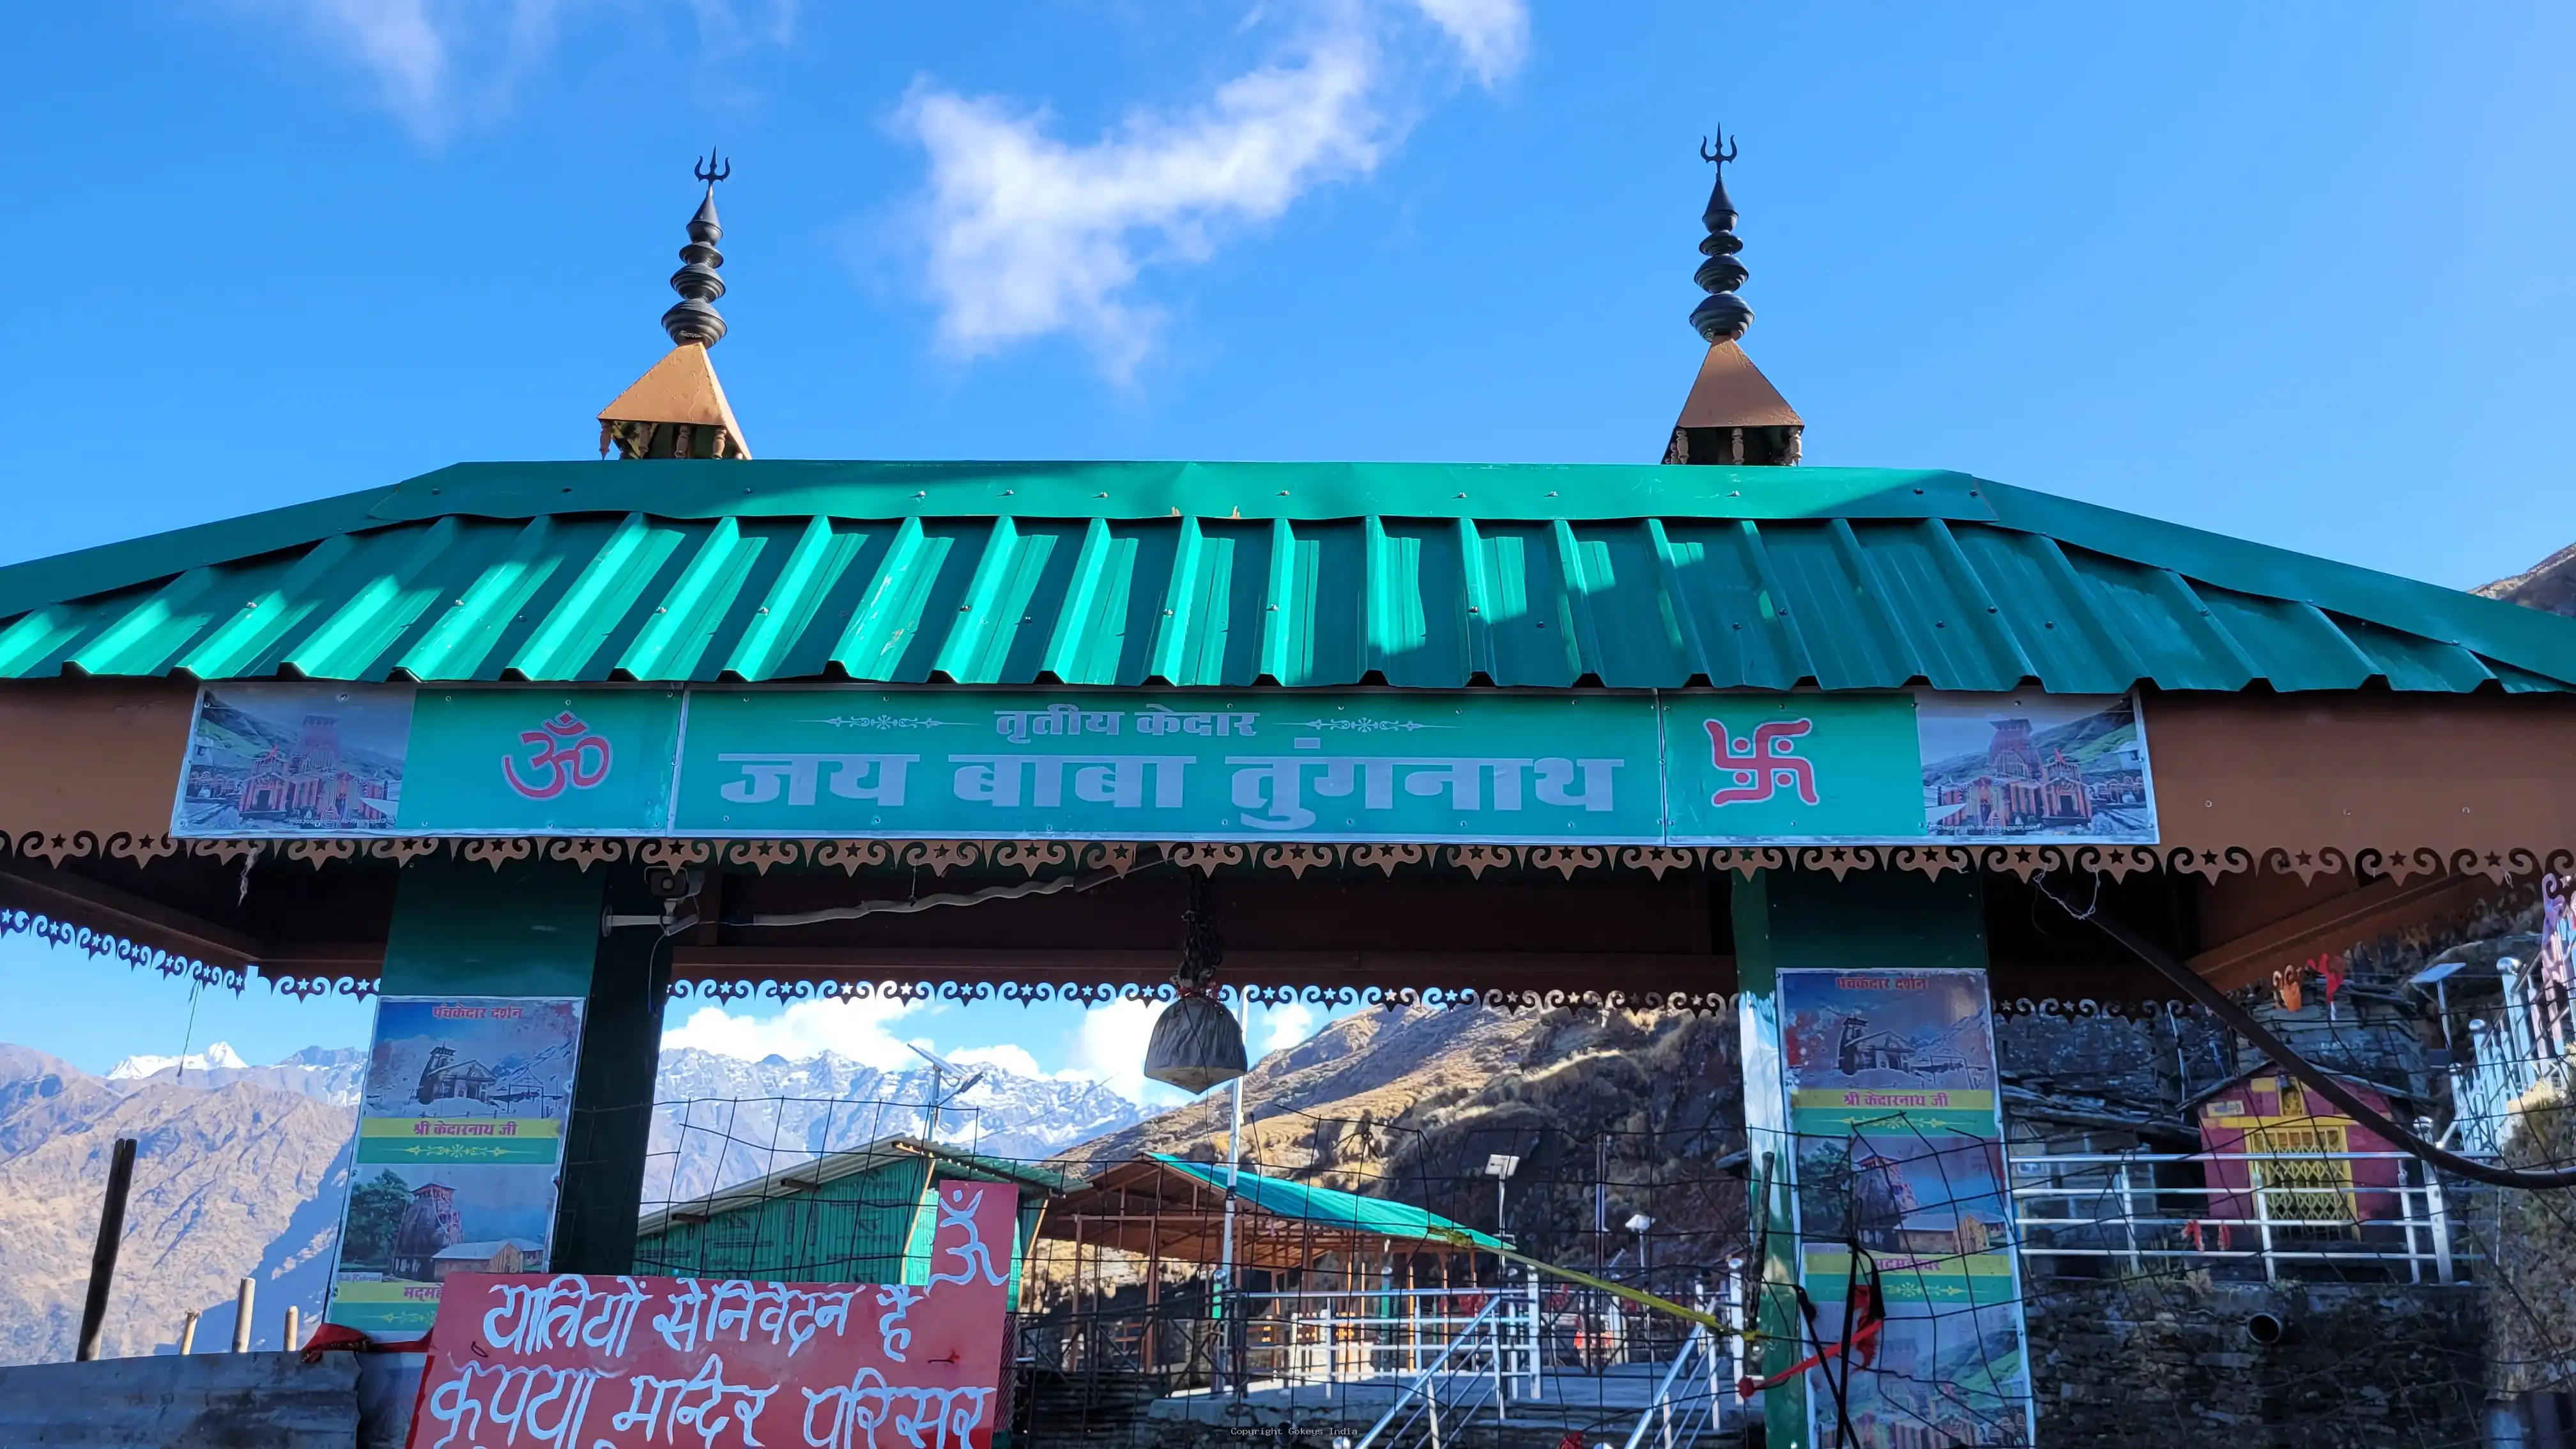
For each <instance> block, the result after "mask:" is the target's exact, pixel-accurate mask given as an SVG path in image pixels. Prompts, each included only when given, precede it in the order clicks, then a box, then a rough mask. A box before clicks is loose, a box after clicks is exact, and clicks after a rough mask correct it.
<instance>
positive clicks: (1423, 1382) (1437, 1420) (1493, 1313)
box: [1336, 1294, 1509, 1449]
mask: <svg viewBox="0 0 2576 1449" xmlns="http://www.w3.org/2000/svg"><path fill="white" fill-rule="evenodd" d="M1507 1301H1509V1300H1508V1299H1507V1298H1506V1297H1505V1296H1504V1295H1502V1294H1496V1295H1495V1296H1494V1297H1493V1299H1492V1300H1491V1301H1490V1302H1488V1303H1486V1305H1485V1306H1484V1308H1483V1310H1482V1311H1480V1312H1479V1313H1477V1314H1476V1316H1475V1317H1473V1318H1471V1319H1469V1320H1467V1322H1466V1324H1465V1326H1464V1327H1462V1328H1461V1329H1460V1330H1459V1331H1458V1333H1457V1334H1455V1335H1454V1336H1452V1337H1451V1338H1450V1340H1449V1341H1448V1342H1447V1343H1445V1344H1442V1345H1441V1346H1440V1350H1439V1352H1437V1353H1435V1354H1433V1355H1432V1356H1431V1360H1430V1362H1429V1363H1427V1364H1425V1365H1423V1367H1422V1370H1421V1371H1420V1372H1419V1373H1416V1374H1414V1375H1413V1376H1412V1377H1410V1378H1409V1379H1407V1380H1406V1381H1405V1383H1404V1387H1402V1388H1401V1389H1398V1390H1397V1391H1396V1395H1395V1402H1393V1403H1391V1404H1388V1405H1387V1406H1386V1412H1385V1413H1383V1414H1380V1415H1378V1419H1377V1422H1376V1423H1374V1424H1372V1425H1370V1426H1369V1431H1368V1432H1367V1433H1366V1434H1363V1435H1361V1436H1360V1441H1359V1443H1358V1444H1356V1445H1354V1446H1352V1449H1411V1446H1412V1445H1415V1444H1422V1445H1426V1446H1428V1449H1440V1436H1441V1432H1442V1424H1441V1410H1442V1407H1443V1406H1442V1403H1441V1396H1442V1394H1443V1392H1444V1391H1445V1392H1446V1393H1447V1394H1448V1396H1449V1401H1448V1404H1447V1410H1448V1426H1447V1429H1448V1432H1449V1433H1451V1434H1453V1435H1454V1434H1456V1433H1457V1432H1458V1429H1459V1428H1460V1427H1461V1426H1462V1425H1464V1424H1465V1423H1466V1422H1467V1420H1469V1419H1470V1418H1472V1417H1474V1415H1475V1413H1476V1411H1477V1410H1478V1409H1481V1408H1483V1407H1484V1406H1485V1403H1486V1402H1487V1401H1488V1400H1489V1399H1490V1400H1491V1402H1492V1403H1493V1406H1494V1417H1495V1419H1496V1421H1497V1422H1499V1421H1502V1420H1503V1419H1505V1418H1506V1417H1507V1416H1508V1415H1507V1411H1506V1410H1505V1408H1504V1394H1503V1391H1504V1384H1505V1380H1504V1379H1503V1377H1502V1375H1501V1373H1500V1371H1499V1369H1496V1370H1494V1371H1493V1372H1492V1373H1491V1374H1490V1376H1489V1375H1488V1374H1481V1373H1478V1372H1477V1363H1476V1360H1477V1359H1478V1358H1479V1357H1480V1356H1481V1357H1484V1358H1487V1359H1489V1360H1491V1361H1492V1362H1493V1363H1495V1364H1499V1363H1500V1362H1501V1358H1502V1338H1501V1334H1500V1331H1499V1330H1500V1325H1501V1322H1502V1314H1503V1306H1504V1304H1505V1303H1506V1302H1507ZM1417 1428H1418V1429H1420V1430H1422V1433H1421V1435H1420V1436H1419V1437H1418V1438H1417V1437H1415V1430H1416V1429H1417ZM1336 1442H1337V1443H1338V1441H1336Z"/></svg>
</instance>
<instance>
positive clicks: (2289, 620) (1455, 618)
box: [0, 462, 2576, 693]
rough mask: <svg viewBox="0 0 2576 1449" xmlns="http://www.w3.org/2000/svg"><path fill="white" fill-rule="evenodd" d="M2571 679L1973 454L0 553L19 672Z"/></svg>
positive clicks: (2081, 689) (867, 481)
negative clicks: (1851, 463) (1922, 460)
mask: <svg viewBox="0 0 2576 1449" xmlns="http://www.w3.org/2000/svg"><path fill="white" fill-rule="evenodd" d="M56 674H92V675H125V676H162V675H176V676H181V677H191V678H200V679H219V678H259V677H270V676H278V675H284V676H288V677H310V678H318V679H346V680H382V679H415V680H420V681H424V682H447V681H469V680H530V681H565V682H569V681H585V680H587V681H607V680H645V681H683V680H700V681H710V682H712V681H732V680H743V681H761V680H773V679H850V680H863V681H886V682H897V683H958V684H994V685H1026V684H1055V683H1062V684H1076V685H1138V684H1147V683H1167V684H1172V685H1183V686H1189V685H1224V686H1231V687H1242V686H1247V685H1255V684H1268V683H1275V684H1281V685H1292V686H1322V685H1350V684H1369V683H1380V682H1383V683H1385V684H1390V685H1396V686H1404V687H1413V688H1426V689H1430V688H1436V689H1454V688H1463V687H1474V686H1483V685H1495V686H1538V687H1567V686H1574V685H1589V684H1600V685H1604V686H1609V687H1614V688H1646V687H1655V688H1678V687H1685V686H1691V685H1702V684H1705V685H1712V686H1717V687H1752V688H1764V689H1787V688H1793V687H1797V686H1801V685H1815V686H1820V687H1822V688H1826V689H1882V688H1896V687H1903V686H1907V685H1918V684H1919V685H1930V686H1932V687H1934V688H1939V689H1960V690H1981V689H2011V688H2016V687H2021V686H2023V685H2024V684H2025V683H2026V682H2035V683H2036V684H2037V685H2038V686H2039V687H2041V688H2043V689H2046V690H2050V691H2055V692H2061V693H2096V692H2114V691H2119V690H2124V689H2127V688H2129V687H2130V686H2131V685H2133V684H2136V683H2139V682H2147V683H2152V684H2155V685H2157V686H2160V687H2162V688H2166V689H2196V690H2240V689H2244V688H2247V687H2249V686H2255V685H2262V686H2268V687H2269V688H2272V689H2276V690H2285V691H2288V690H2326V689H2353V688H2358V687H2361V686H2363V685H2366V684H2370V683H2373V682H2382V683H2384V684H2385V685H2386V686H2387V687H2389V688H2391V689H2397V690H2412V691H2433V692H2448V693H2458V692H2464V691H2468V690H2473V689H2478V688H2481V687H2485V686H2487V685H2489V684H2494V685H2497V686H2500V687H2501V688H2503V689H2505V690H2510V691H2525V690H2566V689H2569V688H2571V687H2576V621H2569V620H2565V619H2559V618H2556V617H2553V616H2548V615H2543V614H2539V613H2536V612H2534V611H2530V610H2525V609H2520V608H2517V607H2515V606H2512V605H2509V604H2502V603H2497V602H2494V601H2491V600H2486V599H2480V598H2476V597H2474V596H2471V595H2468V594H2463V593H2459V592H2455V591H2453V590H2449V589H2442V588H2437V587H2434V586H2432V585H2429V584H2423V583H2418V582H2415V581H2413V580H2409V579H2402V578H2398V577H2395V576H2393V575H2388V574H2381V573H2374V572H2371V571H2369V570H2366V569H2359V568H2353V567H2350V566H2347V565H2342V564H2336V563H2331V562H2327V561H2325V560H2321V559H2316V558H2311V557H2307V556H2305V555H2301V554H2295V553H2291V552H2288V551H2286V550H2281V549H2275V548H2268V547H2264V546H2262V545H2258V544H2252V543H2246V542H2243V541H2241V540H2236V539H2230V538H2225V537H2222V536H2220V535H2216V534H2210V533H2204V532H2200V531H2198V530H2195V529H2189V528H2183V527H2179V526H2176V525H2173V524H2168V523H2162V522H2158V521H2155V520H2152V519H2147V518H2142V517H2138V516H2136V515H2132V514H2125V513H2119V512H2115V511H2112V510H2109V509H2104V508H2097V507H2094V506H2091V505H2088V504H2083V503H2077V502H2073V501H2071V500H2068V499H2063V498H2056V497H2052V496H2049V495H2047V494H2042V493H2033V492H2029V491H2026V490H2022V489H2017V488H2011V487H2007V486H2004V485H2001V484H1995V483H1988V482H1984V481H1982V480H1979V479H1976V478H1972V477H1969V476H1967V475H1965V474H1961V473H1950V472H1937V471H1901V470H1887V469H1853V468H1723V467H1715V468H1712V467H1663V466H1618V465H1565V466H1558V465H1530V464H1504V465H1464V464H1365V463H1330V464H1305V463H800V462H653V463H615V464H610V463H588V462H579V463H490V464H463V465H459V466H457V467H452V468H446V469H442V470H440V471H438V472H435V473H430V474H426V475H424V476H422V477H419V478H414V479H411V480H409V481H408V482H404V483H401V484H398V485H395V486H392V487H387V488H381V489H375V490H371V491H367V492H362V493H352V494H348V495H344V496H342V497H338V498H330V499H324V500H321V501H318V502H314V503H308V504H301V505H298V506H295V507H291V508H283V509H278V510H274V511H272V512H268V513H260V514H252V515H249V516H247V517H242V518H236V519H230V520H226V521H223V522H219V523H211V524H206V525H202V526H199V527H195V528H186V529H180V530H177V531H174V532H170V533H164V534H158V535H154V536H151V537H148V538H140V539H135V540H132V541H129V542H124V543H117V544H110V545H106V546H104V547H101V548H94V549H87V550H83V551H81V552H78V553H72V554H65V555H62V556H59V557H56V558H50V559H40V560H36V561H33V562H29V563H23V564H18V565H14V566H11V567H8V568H0V678H34V677H42V676H50V675H56Z"/></svg>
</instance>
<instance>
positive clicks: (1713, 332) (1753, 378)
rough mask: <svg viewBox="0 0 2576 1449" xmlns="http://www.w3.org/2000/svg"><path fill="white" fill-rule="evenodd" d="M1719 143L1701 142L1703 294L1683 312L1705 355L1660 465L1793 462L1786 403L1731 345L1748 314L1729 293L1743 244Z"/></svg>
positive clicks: (1731, 147)
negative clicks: (1710, 176) (1707, 170)
mask: <svg viewBox="0 0 2576 1449" xmlns="http://www.w3.org/2000/svg"><path fill="white" fill-rule="evenodd" d="M1719 137H1720V140H1721V141H1722V143H1723V144H1712V143H1711V142H1710V141H1709V140H1706V139H1703V140H1702V141H1701V142H1700V144H1699V158H1700V159H1701V160H1703V161H1706V162H1708V163H1710V164H1711V165H1714V166H1715V167H1716V168H1717V181H1716V184H1714V185H1712V186H1711V187H1710V188H1709V192H1708V208H1707V209H1706V210H1704V211H1702V212H1701V213H1700V217H1699V220H1700V225H1701V226H1702V227H1703V228H1704V229H1706V231H1707V232H1708V235H1707V236H1705V237H1703V238H1701V240H1700V244H1699V251H1700V255H1701V256H1703V257H1706V258H1707V259H1708V260H1706V261H1704V262H1701V263H1700V264H1699V271H1698V273H1697V275H1696V276H1694V277H1693V279H1692V280H1694V281H1696V282H1698V283H1699V287H1700V290H1701V291H1703V292H1706V293H1708V295H1707V296H1706V297H1704V298H1702V299H1701V300H1700V304H1699V306H1697V307H1696V308H1694V309H1692V311H1691V314H1690V322H1691V330H1692V331H1694V332H1697V333H1698V334H1699V335H1700V336H1701V338H1702V339H1704V340H1705V341H1706V342H1707V343H1708V356H1707V357H1706V358H1705V359H1703V360H1702V361H1701V363H1700V367H1699V376H1698V378H1697V379H1695V380H1694V381H1693V382H1692V383H1691V390H1690V396H1689V397H1688V398H1687V399H1685V400H1684V401H1683V403H1682V415H1681V417H1680V418H1679V419H1677V420H1675V422H1674V424H1673V431H1672V436H1671V437H1670V438H1669V439H1668V440H1666V442H1665V444H1664V461H1665V462H1667V463H1723V464H1753V465H1757V466H1769V465H1779V464H1789V463H1795V462H1797V461H1798V454H1799V450H1800V447H1801V446H1802V443H1801V440H1802V439H1803V437H1804V435H1805V433H1806V423H1805V422H1804V420H1802V419H1800V418H1799V416H1798V413H1797V410H1796V409H1795V408H1792V407H1790V406H1789V400H1788V399H1786V398H1784V397H1782V396H1780V392H1779V389H1777V388H1775V387H1773V386H1772V385H1771V380H1770V379H1769V378H1767V377H1764V376H1763V375H1762V369H1760V368H1758V367H1755V366H1754V365H1753V359H1752V358H1750V357H1747V356H1745V355H1744V349H1743V348H1742V347H1740V346H1738V345H1737V341H1736V340H1737V339H1738V338H1740V337H1742V336H1743V335H1744V330H1745V329H1746V328H1748V327H1750V326H1752V325H1753V309H1752V308H1751V307H1749V306H1747V305H1745V301H1744V299H1743V298H1742V297H1739V296H1737V295H1736V294H1735V292H1736V289H1737V288H1738V287H1741V286H1743V285H1744V278H1745V275H1746V273H1745V270H1744V262H1743V260H1742V259H1741V258H1739V257H1737V256H1736V253H1737V252H1740V251H1742V250H1744V242H1743V240H1742V239H1741V238H1739V237H1738V236H1736V234H1735V201H1734V199H1733V198H1731V197H1729V196H1728V195H1727V194H1726V163H1728V162H1729V161H1732V160H1734V159H1735V157H1736V145H1735V140H1734V138H1733V137H1731V136H1726V135H1725V128H1723V127H1720V128H1719Z"/></svg>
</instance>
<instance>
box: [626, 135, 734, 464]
mask: <svg viewBox="0 0 2576 1449" xmlns="http://www.w3.org/2000/svg"><path fill="white" fill-rule="evenodd" d="M690 174H692V175H694V176H695V177H696V178H697V179H698V180H699V181H700V182H702V183H703V184H704V185H705V186H706V194H705V195H704V196H703V197H701V198H700V199H699V201H698V212H697V215H695V216H692V217H690V218H689V244H688V245H687V246H684V247H682V248H680V269H679V270H678V271H676V272H673V273H672V274H671V290H672V291H674V292H677V293H679V294H680V300H679V302H678V303H677V304H676V305H674V306H673V307H672V308H671V310H669V311H668V312H665V313H663V314H662V330H663V331H665V332H667V333H669V334H671V341H672V343H673V346H672V348H671V350H670V352H669V353H668V354H666V355H665V356H664V357H663V358H662V360H661V361H660V362H657V363H655V364H653V369H652V371H650V372H647V373H645V374H644V375H643V376H642V377H640V378H637V379H636V380H635V384H634V386H632V387H629V388H628V389H626V391H624V392H622V393H619V394H618V395H617V400H616V401H615V402H612V403H610V404H609V405H608V406H607V407H605V408H603V409H601V410H600V414H599V453H600V456H601V457H603V458H604V457H606V456H608V452H609V450H610V449H611V448H614V449H616V450H617V455H618V456H619V457H621V458H748V457H750V456H751V450H750V448H749V447H748V446H746V445H745V444H744V442H743V439H742V425H741V424H739V423H737V422H735V421H734V417H733V405H732V404H731V403H729V402H727V401H726V400H725V393H724V384H722V383H720V382H718V381H716V369H715V364H714V363H713V362H711V361H709V360H708V358H707V349H708V348H710V347H713V346H715V345H716V344H717V343H719V342H722V341H723V340H724V335H725V320H724V318H723V317H722V316H721V315H719V314H718V313H717V312H716V308H715V302H716V299H717V298H718V297H721V296H723V295H724V294H725V284H724V278H722V277H720V276H718V275H716V268H718V267H721V266H723V265H724V253H723V252H720V251H718V250H716V243H717V242H719V241H722V240H723V239H724V225H723V223H721V222H719V221H717V220H716V183H717V182H719V181H723V180H725V179H726V178H728V177H730V176H732V175H733V163H732V162H730V161H726V160H723V159H721V158H719V157H718V156H717V155H716V154H715V152H714V151H712V150H710V151H709V152H708V153H707V157H706V159H705V160H703V161H700V162H699V163H698V164H697V165H696V166H695V167H694V168H692V170H691V173H690Z"/></svg>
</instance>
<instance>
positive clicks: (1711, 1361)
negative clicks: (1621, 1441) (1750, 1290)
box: [1626, 1305, 1744, 1449]
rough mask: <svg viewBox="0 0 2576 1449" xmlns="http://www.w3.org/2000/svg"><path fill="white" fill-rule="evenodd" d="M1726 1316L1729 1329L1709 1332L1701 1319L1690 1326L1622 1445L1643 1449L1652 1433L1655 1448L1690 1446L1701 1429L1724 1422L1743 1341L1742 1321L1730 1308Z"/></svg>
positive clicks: (1710, 1429) (1719, 1426)
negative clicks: (1725, 1331) (1678, 1350)
mask: <svg viewBox="0 0 2576 1449" xmlns="http://www.w3.org/2000/svg"><path fill="white" fill-rule="evenodd" d="M1731 1306H1732V1305H1730V1307H1731ZM1727 1318H1728V1321H1729V1322H1730V1323H1731V1324H1733V1325H1734V1331H1732V1332H1728V1333H1722V1334H1721V1333H1712V1332H1710V1331H1709V1328H1708V1325H1706V1324H1704V1323H1702V1324H1693V1325H1692V1326H1691V1331H1690V1337H1688V1338H1686V1339H1684V1340H1682V1347H1681V1352H1679V1353H1676V1354H1674V1355H1673V1366H1672V1367H1671V1368H1669V1369H1667V1370H1665V1371H1664V1377H1663V1380H1662V1381H1661V1382H1660V1383H1658V1384H1656V1385H1655V1396H1654V1397H1653V1398H1652V1399H1651V1400H1649V1401H1647V1404H1646V1407H1645V1410H1644V1412H1642V1413H1640V1414H1638V1415H1637V1425H1636V1427H1635V1428H1633V1429H1630V1430H1629V1431H1628V1442H1627V1445H1626V1449H1646V1444H1647V1436H1648V1435H1650V1434H1651V1435H1653V1436H1654V1440H1653V1442H1654V1449H1691V1446H1692V1445H1693V1444H1695V1443H1697V1442H1698V1441H1699V1436H1700V1435H1701V1434H1702V1433H1704V1432H1705V1433H1715V1432H1716V1431H1718V1430H1720V1429H1722V1428H1724V1427H1725V1426H1726V1422H1725V1421H1726V1404H1727V1402H1728V1401H1729V1400H1730V1399H1731V1398H1733V1397H1734V1393H1733V1391H1734V1388H1735V1382H1736V1380H1735V1376H1734V1375H1735V1374H1736V1373H1740V1372H1741V1368H1740V1359H1741V1355H1742V1353H1743V1347H1742V1345H1743V1342H1744V1337H1743V1332H1742V1328H1743V1325H1741V1324H1740V1323H1735V1322H1734V1318H1735V1315H1734V1314H1733V1313H1732V1312H1730V1313H1729V1314H1728V1315H1727ZM1730 1344H1731V1345H1733V1347H1732V1348H1730V1347H1729V1345H1730ZM1730 1370H1733V1371H1734V1372H1733V1373H1730Z"/></svg>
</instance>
